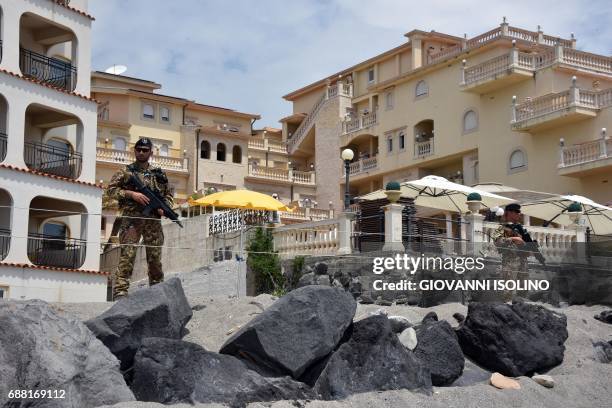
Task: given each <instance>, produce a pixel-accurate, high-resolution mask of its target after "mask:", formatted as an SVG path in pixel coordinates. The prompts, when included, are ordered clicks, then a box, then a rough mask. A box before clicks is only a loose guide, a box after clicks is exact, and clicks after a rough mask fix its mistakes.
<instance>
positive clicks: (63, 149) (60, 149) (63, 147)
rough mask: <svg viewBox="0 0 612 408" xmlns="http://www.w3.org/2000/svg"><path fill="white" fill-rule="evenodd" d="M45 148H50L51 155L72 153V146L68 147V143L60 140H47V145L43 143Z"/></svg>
mask: <svg viewBox="0 0 612 408" xmlns="http://www.w3.org/2000/svg"><path fill="white" fill-rule="evenodd" d="M45 144H46V145H47V146H49V147H51V148H52V149H51V151H52V154H64V155H66V154H70V153H72V146H71V145H70V143H68V142H67V141H65V140H61V139H49V140H47V143H45Z"/></svg>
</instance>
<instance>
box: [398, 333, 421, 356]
mask: <svg viewBox="0 0 612 408" xmlns="http://www.w3.org/2000/svg"><path fill="white" fill-rule="evenodd" d="M398 338H399V341H400V343H402V344H403V345H404V347H406V348H407V349H408V350H410V351H413V350H414V349H415V348H416V346H417V344H418V342H419V340H418V339H417V334H416V331H415V330H414V327H408V328H406V329H405V330H404V331H403V332H401V333H400V335H399V336H398Z"/></svg>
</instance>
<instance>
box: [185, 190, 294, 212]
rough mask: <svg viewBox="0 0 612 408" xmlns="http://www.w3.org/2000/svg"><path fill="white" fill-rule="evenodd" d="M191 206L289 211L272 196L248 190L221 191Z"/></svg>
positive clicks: (196, 201) (194, 202)
mask: <svg viewBox="0 0 612 408" xmlns="http://www.w3.org/2000/svg"><path fill="white" fill-rule="evenodd" d="M193 204H194V205H201V206H214V207H224V208H241V209H244V210H266V211H291V209H290V208H288V207H287V206H286V205H285V204H283V203H281V202H280V201H278V200H277V199H275V198H273V197H272V196H269V195H267V194H262V193H257V192H255V191H250V190H231V191H221V192H219V193H214V194H210V195H207V196H204V197H202V198H199V199H197V200H194V201H193Z"/></svg>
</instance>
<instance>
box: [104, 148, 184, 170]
mask: <svg viewBox="0 0 612 408" xmlns="http://www.w3.org/2000/svg"><path fill="white" fill-rule="evenodd" d="M96 160H97V161H101V162H107V163H117V164H130V163H132V162H134V161H135V160H136V158H135V157H134V152H133V151H131V150H116V149H108V148H105V147H99V146H98V147H97V148H96ZM150 163H151V164H152V165H154V166H159V167H161V168H162V169H163V170H172V171H181V172H187V171H189V159H188V158H187V157H172V156H162V155H157V154H154V155H153V156H151V159H150Z"/></svg>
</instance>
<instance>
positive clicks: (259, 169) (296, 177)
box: [249, 164, 315, 185]
mask: <svg viewBox="0 0 612 408" xmlns="http://www.w3.org/2000/svg"><path fill="white" fill-rule="evenodd" d="M249 176H250V177H256V178H260V179H266V180H270V181H285V182H293V183H296V184H304V185H315V172H314V171H299V170H292V169H278V168H274V167H264V166H257V165H254V164H249Z"/></svg>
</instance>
